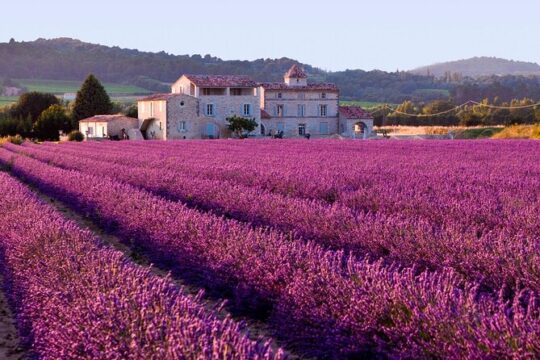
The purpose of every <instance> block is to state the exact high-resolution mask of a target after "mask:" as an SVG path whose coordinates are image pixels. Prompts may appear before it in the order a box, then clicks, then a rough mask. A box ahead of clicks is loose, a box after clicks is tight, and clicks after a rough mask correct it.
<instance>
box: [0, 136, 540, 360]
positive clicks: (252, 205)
mask: <svg viewBox="0 0 540 360" xmlns="http://www.w3.org/2000/svg"><path fill="white" fill-rule="evenodd" d="M539 157H540V143H539V142H534V141H468V142H460V141H430V142H384V141H371V142H370V141H367V142H356V141H331V140H317V141H295V140H287V141H275V140H274V141H266V140H261V141H249V140H245V141H232V140H228V141H227V140H225V141H190V142H151V141H147V142H144V143H142V142H87V143H82V144H72V143H69V144H53V143H44V144H39V145H37V144H32V143H24V144H23V145H22V146H18V145H13V144H4V145H3V147H2V148H0V164H1V165H0V166H1V167H2V169H3V170H4V171H5V173H4V174H2V173H0V191H1V193H2V210H1V212H0V233H1V234H2V237H0V264H2V267H1V271H2V273H3V276H4V279H5V284H4V291H5V293H6V294H8V299H9V300H10V304H11V307H12V308H13V311H14V313H15V317H16V324H17V326H18V331H19V336H20V338H21V342H23V343H24V345H25V346H26V347H27V348H28V349H29V350H28V351H29V353H30V354H32V355H35V356H36V357H38V358H47V359H48V358H51V359H52V358H106V359H120V358H155V359H162V358H188V359H200V358H222V359H244V358H257V359H273V358H287V357H291V358H296V357H308V358H331V359H339V358H372V357H379V358H441V359H447V358H452V359H453V358H474V359H480V358H492V359H495V358H497V359H498V358H530V359H534V358H538V357H540V299H539V298H538V296H539V294H540V221H539V219H540V161H538V159H539ZM46 199H49V200H46ZM51 201H54V202H51ZM58 204H63V205H65V206H67V207H69V208H70V209H71V211H72V212H73V214H74V215H75V216H78V217H80V218H83V219H88V220H89V221H91V222H92V223H93V224H95V226H96V227H98V228H100V229H101V230H103V232H104V233H107V234H111V235H112V236H114V237H116V238H118V239H119V241H121V242H122V243H123V246H124V247H125V248H127V249H130V253H131V254H132V253H135V254H138V255H140V256H141V257H144V258H147V259H148V260H149V261H151V262H152V263H154V264H155V266H156V267H158V268H159V269H161V270H164V271H165V272H170V275H169V276H168V277H163V276H160V275H159V274H156V273H155V272H153V271H152V270H151V268H148V267H146V266H144V265H141V264H137V263H136V261H135V260H136V259H134V258H133V256H130V255H129V254H123V253H122V252H121V251H120V250H118V249H117V248H114V245H113V244H110V243H109V242H108V241H107V240H106V239H101V238H100V236H99V235H96V234H94V233H93V232H92V231H91V230H88V229H84V226H83V225H82V224H79V223H77V222H74V221H71V220H67V219H66V216H65V215H64V214H62V213H61V212H59V211H58V210H57V206H58ZM179 282H181V283H184V284H187V285H188V286H189V288H190V289H191V290H190V291H191V293H192V292H193V291H194V289H195V291H198V290H201V292H200V293H199V294H196V295H193V294H190V291H187V290H186V289H185V288H183V287H182V286H180V285H178V283H179ZM202 291H204V293H203V292H202ZM211 304H214V305H213V306H212V305H211ZM215 304H217V305H215ZM254 324H258V325H256V326H255V325H254ZM261 324H262V325H261Z"/></svg>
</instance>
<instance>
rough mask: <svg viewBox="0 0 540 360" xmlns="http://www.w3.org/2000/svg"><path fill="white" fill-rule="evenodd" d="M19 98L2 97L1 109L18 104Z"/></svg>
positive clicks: (0, 99) (0, 101)
mask: <svg viewBox="0 0 540 360" xmlns="http://www.w3.org/2000/svg"><path fill="white" fill-rule="evenodd" d="M17 99H18V98H17V97H14V96H0V108H2V107H4V106H7V105H11V104H14V103H15V102H17Z"/></svg>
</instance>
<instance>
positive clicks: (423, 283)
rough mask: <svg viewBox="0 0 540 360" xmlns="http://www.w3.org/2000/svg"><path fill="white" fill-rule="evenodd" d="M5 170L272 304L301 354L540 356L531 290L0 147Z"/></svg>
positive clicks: (157, 252) (166, 259)
mask: <svg viewBox="0 0 540 360" xmlns="http://www.w3.org/2000/svg"><path fill="white" fill-rule="evenodd" d="M0 161H1V162H3V163H5V164H9V166H10V167H11V170H12V171H13V173H15V174H17V175H18V176H20V177H23V178H25V179H26V180H28V181H30V182H32V183H33V184H35V185H36V186H38V187H39V188H40V189H41V190H43V191H45V192H47V193H49V194H51V195H53V196H55V197H57V198H59V199H61V200H63V201H66V202H68V203H69V204H70V205H71V206H72V207H74V208H76V209H78V210H79V211H81V212H86V213H89V214H93V216H95V218H96V219H97V220H99V221H100V222H101V224H102V225H103V226H105V227H107V228H109V230H111V231H115V232H116V233H117V234H118V235H119V236H120V237H122V238H123V239H124V240H126V242H134V243H135V244H136V245H137V246H139V247H141V248H143V249H145V250H146V251H147V252H148V254H149V255H150V256H151V257H152V258H153V259H155V260H156V261H159V262H160V263H163V264H169V265H170V266H173V267H175V269H179V270H192V271H193V272H194V273H195V274H197V275H198V276H199V277H201V280H203V281H205V282H206V285H207V286H211V287H214V288H215V287H220V288H226V289H230V290H235V293H236V296H237V297H236V298H237V299H242V298H246V299H248V300H251V301H254V299H262V300H265V301H266V302H269V304H270V305H271V318H270V320H269V321H270V323H271V324H272V326H273V328H274V329H275V330H276V333H278V334H280V335H281V336H284V337H285V338H286V339H287V340H288V341H289V342H290V343H291V344H292V345H296V346H297V347H298V346H302V348H301V351H302V352H305V353H308V354H312V355H321V356H324V355H326V356H329V355H336V354H340V355H349V356H350V355H353V354H358V353H365V352H367V351H374V352H377V353H383V354H387V355H390V356H405V357H418V356H422V357H431V356H434V357H458V356H463V354H466V355H467V356H470V357H486V356H488V357H489V356H492V357H516V356H518V357H524V356H525V357H526V356H530V357H534V356H535V355H538V354H539V353H540V339H539V338H538V334H539V333H540V319H539V314H538V303H537V300H536V298H535V297H534V295H533V294H531V293H529V292H527V291H522V292H520V294H519V295H518V296H516V297H515V300H514V302H513V303H506V302H504V301H503V300H500V299H499V298H497V297H491V296H485V295H482V294H481V293H479V291H478V289H477V287H476V286H473V285H471V284H466V283H463V282H462V281H461V280H460V279H459V277H458V276H456V275H455V274H454V273H453V272H452V271H451V270H448V269H444V270H442V271H440V272H437V273H430V272H423V273H420V274H416V273H415V271H414V270H413V269H407V270H397V269H395V268H393V267H386V266H383V265H382V263H381V262H376V263H370V262H367V261H357V260H354V259H352V258H347V257H346V256H344V255H343V254H341V253H339V252H338V253H334V252H330V251H324V250H323V249H321V248H319V247H318V246H316V245H313V244H309V243H304V242H302V241H291V240H290V239H289V238H287V237H284V236H283V235H281V234H280V233H275V232H273V231H264V230H260V229H251V228H250V227H249V226H246V225H243V224H240V223H237V222H235V221H227V220H223V219H221V218H217V217H215V216H212V215H208V214H204V213H199V212H197V211H194V210H190V209H188V208H186V207H184V206H183V205H181V204H179V203H177V202H171V201H167V200H164V199H162V198H159V197H156V196H154V195H151V194H150V193H147V192H145V191H142V190H138V189H137V188H135V187H132V186H129V185H126V184H122V183H120V182H117V181H114V180H111V179H108V178H106V177H97V176H92V175H88V174H82V173H80V172H77V171H66V170H63V169H60V168H55V167H51V166H48V165H45V164H44V163H41V162H39V161H36V160H33V159H30V158H27V157H24V156H19V155H15V154H14V153H10V152H8V151H6V150H0ZM297 349H298V348H297ZM329 352H330V353H329Z"/></svg>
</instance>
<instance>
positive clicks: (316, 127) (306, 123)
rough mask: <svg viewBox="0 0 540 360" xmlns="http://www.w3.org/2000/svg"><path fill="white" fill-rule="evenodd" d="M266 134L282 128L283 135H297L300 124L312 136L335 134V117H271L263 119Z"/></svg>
mask: <svg viewBox="0 0 540 360" xmlns="http://www.w3.org/2000/svg"><path fill="white" fill-rule="evenodd" d="M263 125H264V128H265V131H266V134H269V133H271V134H277V132H278V131H279V130H283V133H284V136H285V137H289V138H290V137H299V136H301V135H300V132H299V129H300V125H303V128H304V129H305V133H306V134H310V135H311V136H314V137H326V136H329V135H333V134H337V132H338V118H337V117H325V118H322V117H315V118H313V117H304V118H272V119H265V120H263Z"/></svg>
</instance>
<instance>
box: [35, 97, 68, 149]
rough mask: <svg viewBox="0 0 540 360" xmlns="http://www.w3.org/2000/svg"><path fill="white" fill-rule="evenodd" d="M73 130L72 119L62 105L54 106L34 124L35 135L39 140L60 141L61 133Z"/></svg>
mask: <svg viewBox="0 0 540 360" xmlns="http://www.w3.org/2000/svg"><path fill="white" fill-rule="evenodd" d="M70 130H71V119H70V118H69V116H67V115H66V112H65V110H64V108H63V107H62V106H60V105H52V106H51V107H49V108H48V109H47V110H45V111H44V112H42V113H41V115H40V116H39V118H38V120H37V121H36V123H35V124H34V135H35V136H36V137H37V138H38V139H39V140H51V141H58V139H59V132H60V131H63V132H68V131H70Z"/></svg>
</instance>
